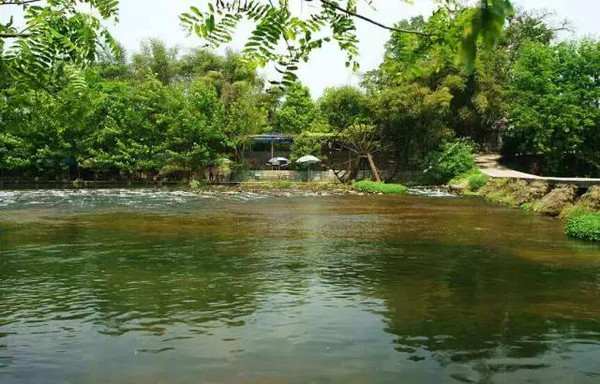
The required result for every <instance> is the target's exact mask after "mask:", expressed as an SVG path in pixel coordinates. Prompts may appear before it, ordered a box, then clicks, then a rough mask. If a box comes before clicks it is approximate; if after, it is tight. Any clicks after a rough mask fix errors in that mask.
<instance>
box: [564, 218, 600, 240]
mask: <svg viewBox="0 0 600 384" xmlns="http://www.w3.org/2000/svg"><path fill="white" fill-rule="evenodd" d="M565 233H566V234H567V235H568V236H570V237H573V238H576V239H581V240H593V241H600V214H597V213H584V214H578V215H575V216H573V217H571V218H570V219H568V220H567V224H566V226H565Z"/></svg>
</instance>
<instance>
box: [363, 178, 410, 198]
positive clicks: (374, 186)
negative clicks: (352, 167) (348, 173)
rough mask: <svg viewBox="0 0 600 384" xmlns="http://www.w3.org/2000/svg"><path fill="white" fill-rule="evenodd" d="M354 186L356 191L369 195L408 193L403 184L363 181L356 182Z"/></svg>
mask: <svg viewBox="0 0 600 384" xmlns="http://www.w3.org/2000/svg"><path fill="white" fill-rule="evenodd" d="M353 186H354V188H355V189H357V190H359V191H361V192H367V193H383V194H386V195H391V194H404V193H406V187H405V186H404V185H402V184H386V183H377V182H375V181H370V180H363V181H358V182H355V183H354V184H353Z"/></svg>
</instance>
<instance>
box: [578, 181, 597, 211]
mask: <svg viewBox="0 0 600 384" xmlns="http://www.w3.org/2000/svg"><path fill="white" fill-rule="evenodd" d="M581 204H582V205H583V206H584V207H585V208H587V209H589V210H591V211H599V212H600V185H594V186H593V187H591V188H590V189H588V191H587V193H586V194H585V195H583V196H582V197H581Z"/></svg>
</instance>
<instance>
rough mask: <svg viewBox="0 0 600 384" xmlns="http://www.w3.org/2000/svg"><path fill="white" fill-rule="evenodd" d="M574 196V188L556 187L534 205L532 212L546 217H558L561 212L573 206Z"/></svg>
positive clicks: (571, 186) (575, 190)
mask: <svg viewBox="0 0 600 384" xmlns="http://www.w3.org/2000/svg"><path fill="white" fill-rule="evenodd" d="M576 196H577V187H576V186H574V185H565V184H563V185H558V186H557V187H556V188H554V189H553V190H552V191H551V192H550V193H549V194H547V195H546V196H544V197H543V198H542V199H541V200H540V201H539V202H537V203H536V204H535V205H534V210H535V211H536V212H539V213H543V214H546V215H550V216H558V215H560V213H561V211H563V210H564V209H566V208H569V207H570V206H572V205H573V203H574V202H575V197H576Z"/></svg>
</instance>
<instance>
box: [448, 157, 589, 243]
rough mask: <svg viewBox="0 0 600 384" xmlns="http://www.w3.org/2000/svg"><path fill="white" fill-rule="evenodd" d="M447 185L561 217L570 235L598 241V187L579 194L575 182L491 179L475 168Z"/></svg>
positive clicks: (463, 192)
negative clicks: (556, 182) (571, 183)
mask: <svg viewBox="0 0 600 384" xmlns="http://www.w3.org/2000/svg"><path fill="white" fill-rule="evenodd" d="M449 187H450V189H451V190H452V191H454V192H457V193H459V194H463V195H477V196H482V197H484V198H485V199H487V200H489V201H491V202H494V203H498V204H503V205H507V206H510V207H513V208H519V209H522V210H524V211H532V212H536V213H539V214H543V215H548V216H552V217H557V218H560V219H563V220H564V221H565V233H566V234H567V235H568V236H569V237H572V238H576V239H582V240H593V241H600V186H594V187H591V188H590V189H589V190H587V191H586V192H585V193H584V194H583V195H581V194H580V193H579V191H578V189H577V187H576V186H574V185H569V184H564V185H557V186H550V185H549V184H548V183H547V182H546V181H543V180H534V181H531V182H526V181H524V180H511V179H492V178H489V177H488V176H486V175H484V174H482V173H481V172H480V171H479V170H477V169H475V170H472V171H470V172H468V173H465V174H463V175H461V176H459V177H457V178H455V179H454V180H452V181H451V182H450V183H449Z"/></svg>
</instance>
